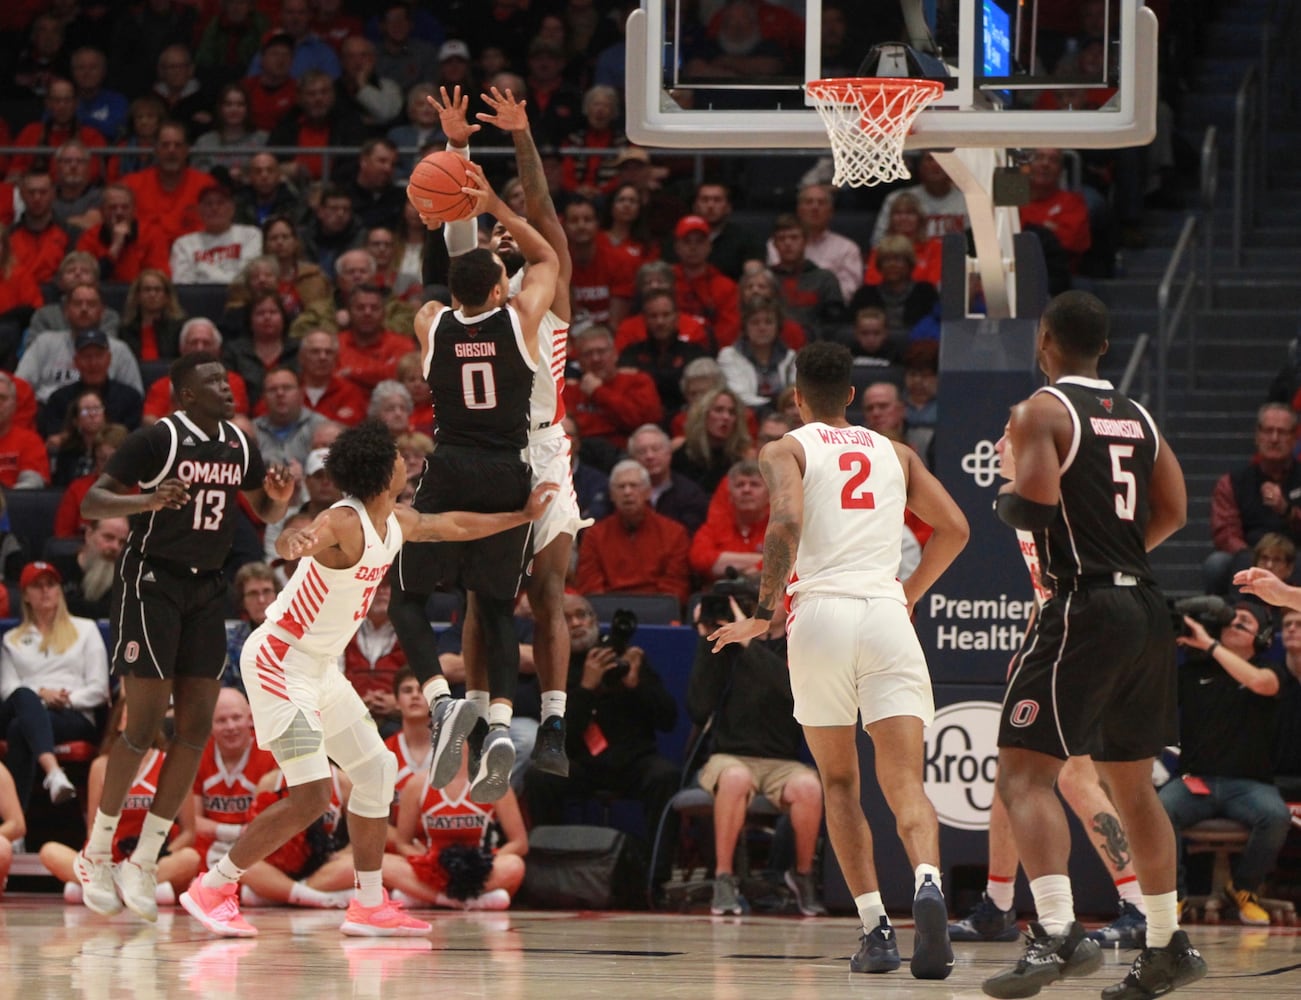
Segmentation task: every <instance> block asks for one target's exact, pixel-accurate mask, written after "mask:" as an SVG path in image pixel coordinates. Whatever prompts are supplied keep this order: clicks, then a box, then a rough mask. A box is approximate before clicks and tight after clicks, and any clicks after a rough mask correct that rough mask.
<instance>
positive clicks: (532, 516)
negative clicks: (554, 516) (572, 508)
mask: <svg viewBox="0 0 1301 1000" xmlns="http://www.w3.org/2000/svg"><path fill="white" fill-rule="evenodd" d="M559 490H560V484H559V483H552V482H545V483H538V484H537V485H536V486H534V487H533V492H532V493H530V494H529V502H528V503H526V504H525V505H524V516H525V517H527V518H528V519H529V520H530V521H536V520H537V519H538V518H539V517H541V516H542V515H543V514H545V513H546V510H547V508H548V507H550V506H551V501H552V500H554V499H555V498H556V493H557V492H559Z"/></svg>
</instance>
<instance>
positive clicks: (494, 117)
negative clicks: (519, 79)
mask: <svg viewBox="0 0 1301 1000" xmlns="http://www.w3.org/2000/svg"><path fill="white" fill-rule="evenodd" d="M483 100H484V103H486V104H487V105H488V107H489V108H491V109H492V114H487V113H485V112H482V111H481V112H479V114H478V118H479V121H481V122H486V123H487V124H489V125H495V126H496V127H497V128H499V129H503V130H504V131H507V132H509V133H510V135H511V139H512V140H513V141H514V143H515V168H516V170H517V171H518V172H519V180H520V186H521V187H522V188H523V189H524V217H525V218H526V219H528V220H529V223H530V224H531V225H532V226H533V227H534V228H535V229H536V230H537V231H538V232H540V233H541V234H542V235H543V236H544V237H546V240H547V242H548V243H550V244H551V248H552V249H553V250H555V252H556V255H557V256H558V257H559V258H560V280H559V281H558V282H556V297H555V299H554V300H553V301H552V303H551V311H552V312H554V313H555V314H556V315H557V316H559V317H560V319H561V320H563V321H564V322H566V323H568V322H569V319H570V315H571V307H570V304H569V281H570V278H571V276H572V275H573V273H574V262H573V260H572V259H571V258H570V256H569V239H568V237H567V236H566V235H565V227H564V225H563V223H561V221H560V216H559V215H557V214H556V206H555V203H554V202H553V201H552V200H551V190H550V188H548V186H547V175H546V171H545V170H543V168H542V156H541V155H540V154H539V153H538V147H537V144H536V143H534V141H533V133H532V132H531V131H529V119H528V114H527V113H526V111H525V106H526V104H527V102H526V101H517V100H516V99H515V95H514V94H512V93H511V92H510V91H509V90H507V91H506V92H505V93H502V92H501V91H500V90H498V89H497V88H496V87H493V88H492V89H491V92H490V93H487V94H484V95H483Z"/></svg>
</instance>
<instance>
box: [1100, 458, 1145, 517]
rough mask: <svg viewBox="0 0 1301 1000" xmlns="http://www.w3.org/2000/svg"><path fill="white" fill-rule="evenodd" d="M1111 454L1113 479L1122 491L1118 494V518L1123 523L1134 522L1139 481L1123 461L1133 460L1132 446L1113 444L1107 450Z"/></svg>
mask: <svg viewBox="0 0 1301 1000" xmlns="http://www.w3.org/2000/svg"><path fill="white" fill-rule="evenodd" d="M1107 450H1108V451H1109V452H1110V453H1111V478H1112V480H1113V481H1114V482H1115V484H1116V485H1117V486H1119V487H1121V489H1120V490H1119V491H1118V492H1117V493H1116V516H1117V517H1118V518H1120V519H1121V520H1122V521H1132V520H1134V506H1135V503H1136V502H1137V499H1138V481H1137V480H1136V479H1135V478H1134V473H1132V472H1130V471H1129V470H1128V469H1126V468H1124V467H1123V466H1122V465H1121V464H1120V462H1121V459H1125V458H1132V457H1133V455H1134V446H1133V445H1132V444H1113V445H1111V446H1109V447H1108V449H1107Z"/></svg>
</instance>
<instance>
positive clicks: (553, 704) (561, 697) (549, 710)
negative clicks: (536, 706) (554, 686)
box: [542, 691, 569, 722]
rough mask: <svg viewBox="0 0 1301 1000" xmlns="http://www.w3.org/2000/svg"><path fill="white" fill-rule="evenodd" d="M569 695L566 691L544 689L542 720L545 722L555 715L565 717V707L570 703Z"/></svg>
mask: <svg viewBox="0 0 1301 1000" xmlns="http://www.w3.org/2000/svg"><path fill="white" fill-rule="evenodd" d="M568 700H569V695H568V694H567V693H566V692H564V691H543V692H542V721H543V722H545V721H546V720H547V719H549V718H551V716H553V715H558V716H560V717H561V718H562V719H563V718H564V717H565V708H566V707H567V705H568Z"/></svg>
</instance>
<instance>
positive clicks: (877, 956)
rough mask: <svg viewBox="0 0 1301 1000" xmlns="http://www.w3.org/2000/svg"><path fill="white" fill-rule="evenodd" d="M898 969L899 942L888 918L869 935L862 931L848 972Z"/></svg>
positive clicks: (883, 919)
mask: <svg viewBox="0 0 1301 1000" xmlns="http://www.w3.org/2000/svg"><path fill="white" fill-rule="evenodd" d="M897 968H899V941H898V939H897V935H896V934H895V932H894V928H893V927H891V926H890V920H889V918H888V917H882V918H881V924H880V926H879V927H877V928H876V930H874V931H872V933H871V934H869V933H867V932H866V931H864V932H863V933H862V935H861V936H860V937H859V939H858V951H856V952H854V955H853V957H852V958H850V960H849V971H850V972H894V970H895V969H897Z"/></svg>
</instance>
